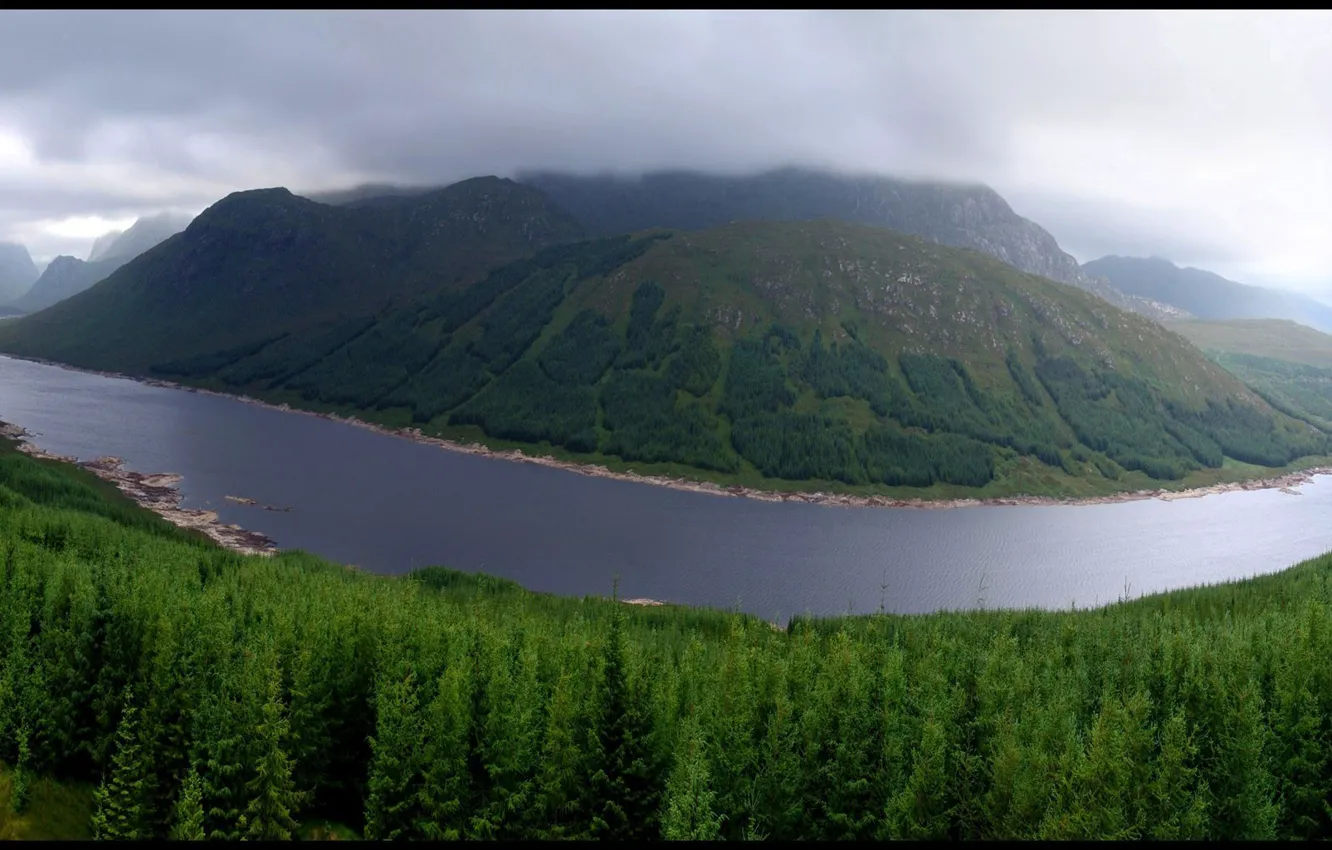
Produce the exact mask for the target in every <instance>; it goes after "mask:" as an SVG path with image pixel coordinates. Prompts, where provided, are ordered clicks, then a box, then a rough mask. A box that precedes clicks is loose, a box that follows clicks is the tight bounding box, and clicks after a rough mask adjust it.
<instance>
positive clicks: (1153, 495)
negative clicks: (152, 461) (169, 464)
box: [3, 354, 1332, 510]
mask: <svg viewBox="0 0 1332 850" xmlns="http://www.w3.org/2000/svg"><path fill="white" fill-rule="evenodd" d="M3 356H4V357H13V358H14V359H18V360H28V361H30V362H34V363H41V364H43V365H46V366H55V367H57V368H60V369H65V370H68V371H72V372H84V373H87V374H92V375H100V376H102V377H105V378H120V379H122V380H129V381H136V382H138V383H141V384H146V385H148V386H153V387H165V388H168V389H175V390H184V391H185V392H191V393H198V394H200V395H211V396H219V397H221V398H229V399H232V400H235V401H240V402H244V403H245V404H253V405H256V406H259V407H266V408H269V409H270V410H280V411H283V412H286V413H298V414H301V415H303V416H314V417H318V418H320V419H329V420H333V421H336V422H342V423H345V424H348V425H353V426H355V427H358V428H364V429H366V430H368V431H374V432H376V433H379V434H385V435H388V436H392V437H401V438H404V439H408V440H412V441H414V442H417V443H423V444H425V445H431V446H435V447H437V448H441V449H445V450H448V451H454V452H462V453H465V454H471V455H478V456H482V457H489V458H496V459H499V460H508V461H514V462H518V463H532V464H537V465H540V466H548V467H553V468H556V469H563V470H567V471H569V472H576V473H578V474H580V475H588V476H592V477H594V478H612V479H617V480H621V481H637V482H639V483H642V484H653V485H656V486H659V487H670V488H672V489H675V490H687V491H690V492H694V493H708V494H711V495H714V496H735V497H741V498H748V499H757V500H759V501H764V502H803V503H806V504H814V505H829V506H837V507H875V508H915V509H921V510H937V509H941V508H970V507H983V506H1019V505H1029V506H1054V505H1060V506H1078V505H1105V504H1113V503H1118V502H1133V501H1139V500H1142V499H1161V500H1163V501H1174V500H1175V499H1196V498H1200V497H1202V496H1210V495H1214V494H1218V493H1231V492H1236V491H1240V490H1270V489H1278V490H1281V491H1282V492H1284V493H1287V494H1290V495H1299V492H1298V491H1297V490H1295V489H1294V488H1296V487H1299V486H1301V485H1304V484H1308V483H1310V482H1311V481H1312V480H1313V478H1314V476H1317V475H1330V474H1332V467H1324V466H1320V467H1312V468H1309V469H1302V470H1297V471H1295V472H1288V473H1284V474H1281V475H1276V476H1271V477H1267V478H1255V479H1249V480H1246V481H1233V482H1226V483H1222V484H1212V485H1209V486H1206V487H1194V488H1190V489H1187V490H1169V489H1166V488H1157V489H1150V490H1134V491H1130V492H1124V493H1112V494H1108V495H1104V496H1089V497H1077V498H1073V497H1069V498H1056V497H1051V496H998V497H987V498H962V499H895V498H889V497H887V496H853V495H847V494H843V493H824V492H803V491H776V490H760V489H755V488H750V487H741V486H739V485H731V486H724V485H721V484H716V483H713V482H710V481H692V480H690V479H688V478H683V477H680V478H672V477H668V476H662V475H640V474H638V473H636V472H634V471H632V470H630V471H628V472H614V471H612V470H610V469H608V468H607V467H605V466H602V465H600V464H591V463H575V462H572V461H565V460H559V459H556V458H554V457H551V456H549V455H530V454H526V453H524V452H522V451H519V450H517V449H510V450H506V451H500V450H496V449H491V448H488V447H486V446H483V445H480V444H478V443H460V442H456V441H454V440H445V439H441V438H439V437H431V436H428V435H426V434H423V433H421V430H420V429H419V428H386V427H384V426H381V425H375V424H372V423H370V422H365V421H363V420H360V419H357V418H355V417H351V416H340V415H338V414H336V413H316V412H314V411H310V410H302V409H300V408H296V407H292V406H290V405H287V404H270V403H268V402H265V401H260V400H259V399H256V398H251V397H249V396H245V395H239V394H233V393H222V392H217V391H214V390H205V389H199V388H198V387H191V386H187V385H184V384H178V383H175V382H174V381H163V380H159V379H156V378H141V377H135V376H132V375H122V374H118V373H115V372H103V371H98V370H95V369H80V368H77V367H74V366H70V365H68V364H65V363H56V362H54V361H50V360H42V359H40V358H37V357H17V356H16V355H11V354H6V355H3ZM228 498H232V497H228ZM235 501H242V502H245V503H248V501H249V500H240V499H235ZM269 510H275V509H274V508H269ZM276 510H282V509H280V508H279V509H276Z"/></svg>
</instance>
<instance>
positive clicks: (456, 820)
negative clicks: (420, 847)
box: [416, 653, 475, 841]
mask: <svg viewBox="0 0 1332 850" xmlns="http://www.w3.org/2000/svg"><path fill="white" fill-rule="evenodd" d="M472 677H473V673H472V663H471V657H470V654H468V653H459V657H457V658H456V659H451V660H450V662H449V664H448V666H447V667H445V669H444V673H443V675H441V676H440V680H439V686H438V688H437V689H436V694H435V698H434V699H433V700H431V702H430V706H429V709H428V711H427V712H426V719H425V739H426V743H425V752H424V757H425V758H424V762H425V775H424V776H423V777H422V781H421V792H420V801H421V806H420V807H421V819H420V821H419V822H418V823H417V827H416V834H417V835H418V836H420V837H422V838H426V839H429V840H432V841H457V840H459V839H460V838H462V836H463V832H464V829H465V827H466V824H467V820H468V818H469V817H470V816H471V799H472V788H471V775H470V773H469V771H468V753H469V749H468V748H469V746H470V743H471V738H472V726H473V724H474V722H475V720H474V717H473V715H472V704H471V701H470V696H471V688H472Z"/></svg>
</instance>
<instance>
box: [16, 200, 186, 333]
mask: <svg viewBox="0 0 1332 850" xmlns="http://www.w3.org/2000/svg"><path fill="white" fill-rule="evenodd" d="M189 223H190V222H189V219H188V218H187V217H181V216H175V215H171V214H169V213H164V214H162V215H157V216H152V217H149V218H141V219H139V220H138V221H136V222H134V224H133V226H131V227H130V228H129V230H125V231H113V232H111V233H107V234H105V235H103V236H99V237H98V238H97V239H96V240H95V241H94V242H93V249H92V251H91V252H90V253H89V255H88V256H89V257H91V258H94V259H90V260H88V261H87V262H85V261H83V260H80V259H78V258H76V257H68V256H61V257H56V258H55V259H54V260H52V261H51V263H50V264H49V265H48V266H47V267H46V269H45V270H43V271H42V274H41V276H40V277H38V278H37V280H36V282H35V283H33V284H32V286H31V288H30V289H28V290H27V292H26V293H25V294H24V295H23V296H22V297H20V298H17V299H15V300H14V301H13V303H12V305H11V306H13V307H14V308H16V309H18V310H19V311H21V312H23V313H36V312H38V311H39V310H45V309H46V308H47V307H50V306H51V305H53V304H57V303H59V302H61V301H63V300H65V299H66V298H69V297H71V296H74V295H78V294H79V293H80V292H82V291H84V290H85V289H87V288H89V287H90V286H92V285H93V284H96V283H98V282H99V281H102V280H105V279H106V278H107V277H109V276H110V275H111V273H112V272H114V271H115V270H116V269H118V268H120V267H121V266H123V265H125V263H128V262H129V261H130V260H132V259H134V258H135V257H137V256H139V255H140V254H142V253H144V252H145V251H148V250H150V249H152V248H155V247H156V246H158V245H159V244H161V243H162V242H164V241H165V240H167V239H169V238H170V237H172V236H174V235H175V234H177V233H179V232H180V231H181V230H183V229H184V228H185V226H186V225H188V224H189Z"/></svg>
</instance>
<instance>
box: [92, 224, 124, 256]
mask: <svg viewBox="0 0 1332 850" xmlns="http://www.w3.org/2000/svg"><path fill="white" fill-rule="evenodd" d="M124 232H125V231H123V230H111V231H108V232H106V233H103V234H102V235H101V236H98V237H97V238H96V239H94V240H93V246H92V250H91V251H89V252H88V260H87V261H88V262H90V263H95V262H97V261H98V260H100V259H102V258H103V257H105V256H106V252H107V251H108V250H109V249H110V248H111V246H112V245H114V244H115V242H116V240H117V239H119V238H120V236H121V234H123V233H124Z"/></svg>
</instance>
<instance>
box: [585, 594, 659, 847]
mask: <svg viewBox="0 0 1332 850" xmlns="http://www.w3.org/2000/svg"><path fill="white" fill-rule="evenodd" d="M623 621H624V614H623V612H620V611H617V612H615V614H614V615H613V616H612V618H611V626H610V632H609V634H608V635H607V638H606V645H605V648H604V651H603V653H602V679H601V693H600V695H599V696H600V701H599V705H598V706H597V708H598V716H597V718H596V719H597V723H596V730H595V732H594V736H593V740H592V742H591V743H592V744H593V746H594V748H595V749H594V751H593V768H594V769H593V772H592V775H591V777H590V779H589V781H588V789H589V792H590V795H591V796H590V800H591V802H592V807H593V817H592V833H593V836H594V837H597V838H609V839H612V840H623V839H629V840H646V839H650V838H655V837H657V835H658V834H659V830H660V826H659V823H658V818H659V816H660V815H659V808H658V806H659V802H660V797H661V789H660V777H659V773H658V770H657V763H656V758H655V753H653V751H652V741H651V735H652V729H651V718H650V717H649V715H648V714H647V712H646V706H647V699H646V696H647V695H646V694H645V693H644V690H643V688H644V683H643V678H642V677H641V676H640V677H638V678H637V680H636V681H634V682H632V683H631V682H630V681H629V679H628V676H627V671H626V670H625V666H626V663H625V662H626V654H627V653H626V649H625V643H626V641H625V636H624V623H623Z"/></svg>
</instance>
